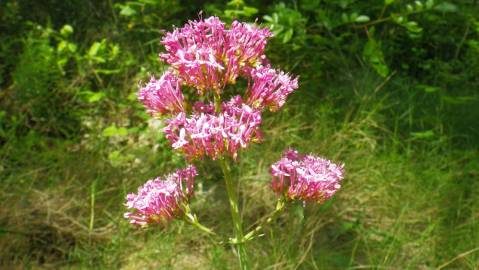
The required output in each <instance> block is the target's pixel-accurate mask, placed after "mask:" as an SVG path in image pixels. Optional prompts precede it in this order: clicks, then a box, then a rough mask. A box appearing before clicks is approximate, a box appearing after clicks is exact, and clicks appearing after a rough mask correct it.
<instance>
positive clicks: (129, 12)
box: [120, 5, 136, 17]
mask: <svg viewBox="0 0 479 270" xmlns="http://www.w3.org/2000/svg"><path fill="white" fill-rule="evenodd" d="M135 14H136V10H134V9H132V8H131V7H130V6H128V5H124V6H122V7H121V11H120V15H121V16H125V17H131V16H133V15H135Z"/></svg>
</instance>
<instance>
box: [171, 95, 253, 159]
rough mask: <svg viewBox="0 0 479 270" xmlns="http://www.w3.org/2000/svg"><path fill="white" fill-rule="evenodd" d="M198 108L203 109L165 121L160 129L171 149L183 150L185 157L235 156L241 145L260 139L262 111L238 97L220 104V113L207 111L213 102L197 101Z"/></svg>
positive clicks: (243, 146)
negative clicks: (164, 124)
mask: <svg viewBox="0 0 479 270" xmlns="http://www.w3.org/2000/svg"><path fill="white" fill-rule="evenodd" d="M200 108H206V109H202V110H200V109H199V111H197V112H196V113H194V114H193V115H191V116H190V117H186V116H185V114H182V113H180V114H178V115H177V117H175V118H172V119H169V120H167V123H168V125H167V126H166V127H165V128H164V130H163V131H164V132H165V134H166V138H167V139H168V140H169V141H170V143H171V144H172V146H173V148H175V149H178V150H180V151H182V152H183V153H184V154H185V155H186V156H187V158H189V159H195V158H202V157H204V156H209V157H210V158H212V159H216V158H218V157H219V156H220V155H222V154H228V155H230V156H232V157H233V158H236V157H237V153H238V150H239V149H240V148H245V147H246V146H247V145H248V144H249V143H250V142H253V141H255V140H259V139H261V138H260V136H261V133H260V132H259V125H260V124H261V114H260V112H259V111H257V110H254V109H252V108H251V107H249V106H248V105H246V104H243V103H242V102H241V98H240V97H235V98H233V99H232V100H231V101H230V102H227V103H223V105H222V111H221V112H220V113H219V114H214V113H213V112H210V111H211V109H212V105H204V104H200Z"/></svg>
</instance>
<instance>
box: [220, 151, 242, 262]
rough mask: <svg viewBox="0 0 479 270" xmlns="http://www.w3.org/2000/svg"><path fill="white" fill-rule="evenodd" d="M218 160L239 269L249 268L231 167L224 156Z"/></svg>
mask: <svg viewBox="0 0 479 270" xmlns="http://www.w3.org/2000/svg"><path fill="white" fill-rule="evenodd" d="M219 162H220V165H221V170H222V171H223V174H224V177H225V183H226V192H227V193H228V198H229V202H230V206H231V218H232V220H233V226H234V232H235V238H236V241H237V244H236V249H237V253H238V259H239V264H240V269H242V270H247V269H249V267H248V260H247V257H246V249H245V246H244V243H243V240H244V239H243V238H244V237H243V227H242V224H241V216H240V214H239V208H238V197H237V195H236V190H235V189H234V187H233V180H232V178H231V169H230V167H229V165H228V162H227V161H226V160H225V158H220V159H219Z"/></svg>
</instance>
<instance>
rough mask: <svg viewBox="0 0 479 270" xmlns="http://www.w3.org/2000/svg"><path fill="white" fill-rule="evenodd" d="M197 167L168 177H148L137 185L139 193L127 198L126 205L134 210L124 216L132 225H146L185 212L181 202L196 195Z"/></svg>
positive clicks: (182, 170)
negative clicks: (194, 187)
mask: <svg viewBox="0 0 479 270" xmlns="http://www.w3.org/2000/svg"><path fill="white" fill-rule="evenodd" d="M196 175H197V172H196V168H195V167H194V166H191V165H190V166H188V167H187V168H186V169H180V170H177V171H176V172H174V173H172V174H169V175H167V176H165V177H164V178H163V179H161V178H160V177H158V178H156V179H152V180H148V181H147V182H146V183H145V184H144V185H143V186H140V187H139V188H138V193H137V194H133V193H130V194H128V196H127V197H126V200H127V201H126V203H125V205H126V207H127V208H128V209H130V211H131V212H127V213H125V215H124V216H125V218H127V219H129V220H130V223H131V224H134V225H139V226H145V225H147V224H150V223H162V222H165V221H168V220H171V219H173V218H174V217H178V216H180V215H182V214H183V209H182V204H185V203H187V202H188V199H189V198H190V197H191V196H192V195H193V184H194V177H195V176H196Z"/></svg>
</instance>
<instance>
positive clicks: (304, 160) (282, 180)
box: [271, 149, 344, 203]
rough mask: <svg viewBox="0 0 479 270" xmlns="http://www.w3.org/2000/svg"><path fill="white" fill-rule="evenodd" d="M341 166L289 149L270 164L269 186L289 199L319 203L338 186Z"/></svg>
mask: <svg viewBox="0 0 479 270" xmlns="http://www.w3.org/2000/svg"><path fill="white" fill-rule="evenodd" d="M343 167H344V165H342V164H340V165H337V164H335V163H333V162H331V161H330V160H327V159H324V158H321V157H317V156H314V155H300V154H299V153H298V151H296V150H292V149H289V150H287V151H286V152H285V153H284V154H283V157H282V158H281V159H280V160H279V161H278V162H276V163H274V164H273V165H272V166H271V175H272V176H273V180H272V188H273V190H274V191H275V192H276V193H278V194H280V195H284V196H286V198H288V199H291V200H301V201H304V202H318V203H322V202H324V201H325V200H327V199H329V198H331V197H332V196H333V195H334V194H335V193H336V191H337V190H338V189H339V188H340V187H341V184H340V183H341V180H342V179H343V177H344V176H343Z"/></svg>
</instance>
